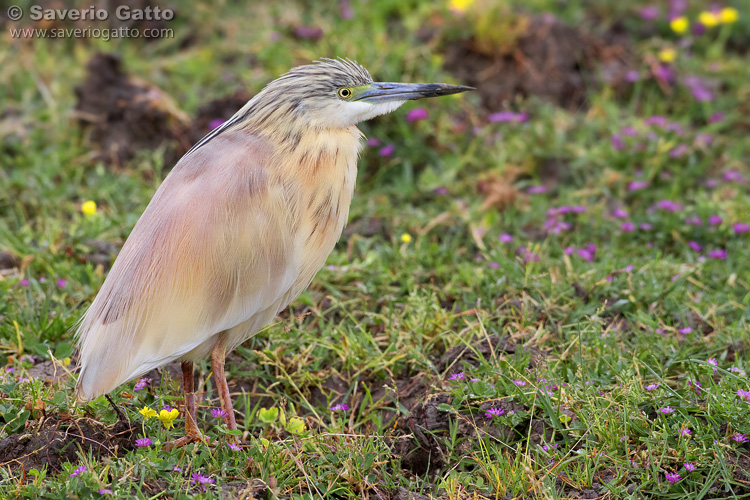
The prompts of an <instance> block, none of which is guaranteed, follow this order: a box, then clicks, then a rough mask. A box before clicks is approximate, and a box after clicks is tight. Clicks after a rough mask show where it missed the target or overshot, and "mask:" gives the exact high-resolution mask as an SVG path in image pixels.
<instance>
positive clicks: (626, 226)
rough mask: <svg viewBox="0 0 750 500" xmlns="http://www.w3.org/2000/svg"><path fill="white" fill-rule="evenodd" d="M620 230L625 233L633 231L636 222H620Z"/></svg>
mask: <svg viewBox="0 0 750 500" xmlns="http://www.w3.org/2000/svg"><path fill="white" fill-rule="evenodd" d="M620 230H621V231H622V232H624V233H632V232H633V231H635V224H633V223H632V222H630V221H625V222H623V223H622V224H620Z"/></svg>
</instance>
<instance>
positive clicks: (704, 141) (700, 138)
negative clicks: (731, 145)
mask: <svg viewBox="0 0 750 500" xmlns="http://www.w3.org/2000/svg"><path fill="white" fill-rule="evenodd" d="M713 142H714V138H713V137H712V136H711V134H706V133H705V132H699V133H697V134H695V144H696V146H710V145H711V144H712V143H713Z"/></svg>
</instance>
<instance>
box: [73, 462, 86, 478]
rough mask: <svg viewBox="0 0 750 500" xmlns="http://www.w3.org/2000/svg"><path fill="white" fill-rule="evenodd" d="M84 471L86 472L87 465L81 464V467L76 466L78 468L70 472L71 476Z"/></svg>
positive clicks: (78, 474)
mask: <svg viewBox="0 0 750 500" xmlns="http://www.w3.org/2000/svg"><path fill="white" fill-rule="evenodd" d="M84 472H86V466H85V465H81V466H79V467H76V469H75V470H74V471H73V472H71V473H70V477H76V476H80V475H81V474H83V473H84Z"/></svg>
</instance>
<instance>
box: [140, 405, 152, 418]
mask: <svg viewBox="0 0 750 500" xmlns="http://www.w3.org/2000/svg"><path fill="white" fill-rule="evenodd" d="M138 411H140V412H141V415H143V416H144V417H145V418H151V417H155V416H156V410H152V409H151V408H149V407H148V406H144V407H143V408H142V409H141V410H138Z"/></svg>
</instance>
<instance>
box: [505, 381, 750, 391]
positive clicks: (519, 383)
mask: <svg viewBox="0 0 750 500" xmlns="http://www.w3.org/2000/svg"><path fill="white" fill-rule="evenodd" d="M513 383H514V384H515V385H516V386H518V387H523V386H525V385H526V381H524V380H514V381H513ZM748 394H750V393H748Z"/></svg>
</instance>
